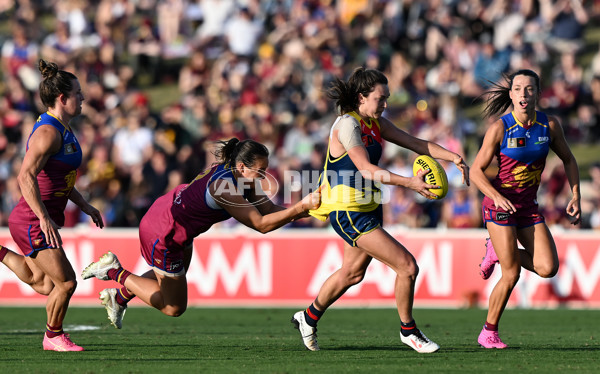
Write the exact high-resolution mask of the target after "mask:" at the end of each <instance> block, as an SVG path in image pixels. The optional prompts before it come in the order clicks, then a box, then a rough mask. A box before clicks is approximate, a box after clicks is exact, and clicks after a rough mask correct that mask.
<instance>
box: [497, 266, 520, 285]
mask: <svg viewBox="0 0 600 374" xmlns="http://www.w3.org/2000/svg"><path fill="white" fill-rule="evenodd" d="M520 270H521V269H520V268H516V269H514V270H513V269H502V278H501V281H503V282H504V283H507V284H508V285H510V287H514V286H515V285H516V284H517V282H518V281H519V278H520V277H521V272H520Z"/></svg>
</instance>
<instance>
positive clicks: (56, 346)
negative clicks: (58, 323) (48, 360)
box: [42, 334, 83, 352]
mask: <svg viewBox="0 0 600 374" xmlns="http://www.w3.org/2000/svg"><path fill="white" fill-rule="evenodd" d="M42 346H43V347H44V351H57V352H69V351H83V347H80V346H78V345H77V344H75V343H73V342H72V341H71V338H69V334H61V335H58V336H55V337H54V338H49V337H48V336H46V334H44V342H43V343H42Z"/></svg>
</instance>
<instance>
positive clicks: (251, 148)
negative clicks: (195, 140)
mask: <svg viewBox="0 0 600 374" xmlns="http://www.w3.org/2000/svg"><path fill="white" fill-rule="evenodd" d="M217 143H218V144H220V146H219V147H218V148H217V150H216V151H215V152H214V155H215V157H216V158H217V160H218V163H219V164H226V163H229V164H235V163H237V162H239V161H241V162H242V163H243V164H244V165H246V166H247V167H251V166H252V165H254V162H255V161H256V159H257V158H259V157H269V150H268V149H267V147H265V146H264V145H262V144H260V143H259V142H256V141H254V140H250V139H246V140H242V141H240V140H239V139H237V138H231V139H229V140H227V141H224V140H219V141H217Z"/></svg>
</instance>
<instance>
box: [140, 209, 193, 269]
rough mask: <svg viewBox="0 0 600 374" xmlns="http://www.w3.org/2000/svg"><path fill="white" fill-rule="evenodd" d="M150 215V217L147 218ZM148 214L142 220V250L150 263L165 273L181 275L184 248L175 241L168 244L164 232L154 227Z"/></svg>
mask: <svg viewBox="0 0 600 374" xmlns="http://www.w3.org/2000/svg"><path fill="white" fill-rule="evenodd" d="M147 217H148V218H147ZM149 217H150V215H148V214H146V215H145V216H144V218H142V221H141V222H140V250H141V252H142V257H144V260H146V263H148V265H150V266H152V267H154V268H157V269H159V270H162V271H163V272H165V273H168V274H173V275H176V274H177V275H179V274H180V273H181V272H182V271H184V270H185V268H184V248H185V247H181V246H178V245H175V244H173V243H169V244H168V245H167V243H166V241H167V238H165V236H164V234H163V233H158V231H157V230H156V228H155V227H153V226H154V225H153V223H154V222H152V221H153V219H152V218H149Z"/></svg>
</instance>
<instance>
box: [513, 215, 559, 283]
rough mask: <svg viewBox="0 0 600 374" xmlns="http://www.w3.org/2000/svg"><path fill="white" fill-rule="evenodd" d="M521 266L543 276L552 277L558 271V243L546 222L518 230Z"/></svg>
mask: <svg viewBox="0 0 600 374" xmlns="http://www.w3.org/2000/svg"><path fill="white" fill-rule="evenodd" d="M517 237H518V239H519V242H520V243H521V244H522V245H523V247H525V249H524V250H521V251H519V253H520V255H521V266H522V267H524V268H525V269H527V270H529V271H531V272H534V273H536V274H537V275H539V276H540V277H543V278H552V277H553V276H555V275H556V273H557V271H558V252H557V250H556V244H555V243H554V239H553V238H552V235H551V234H550V230H549V229H548V226H546V224H545V223H542V224H537V225H533V226H530V227H526V228H524V229H520V230H517Z"/></svg>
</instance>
